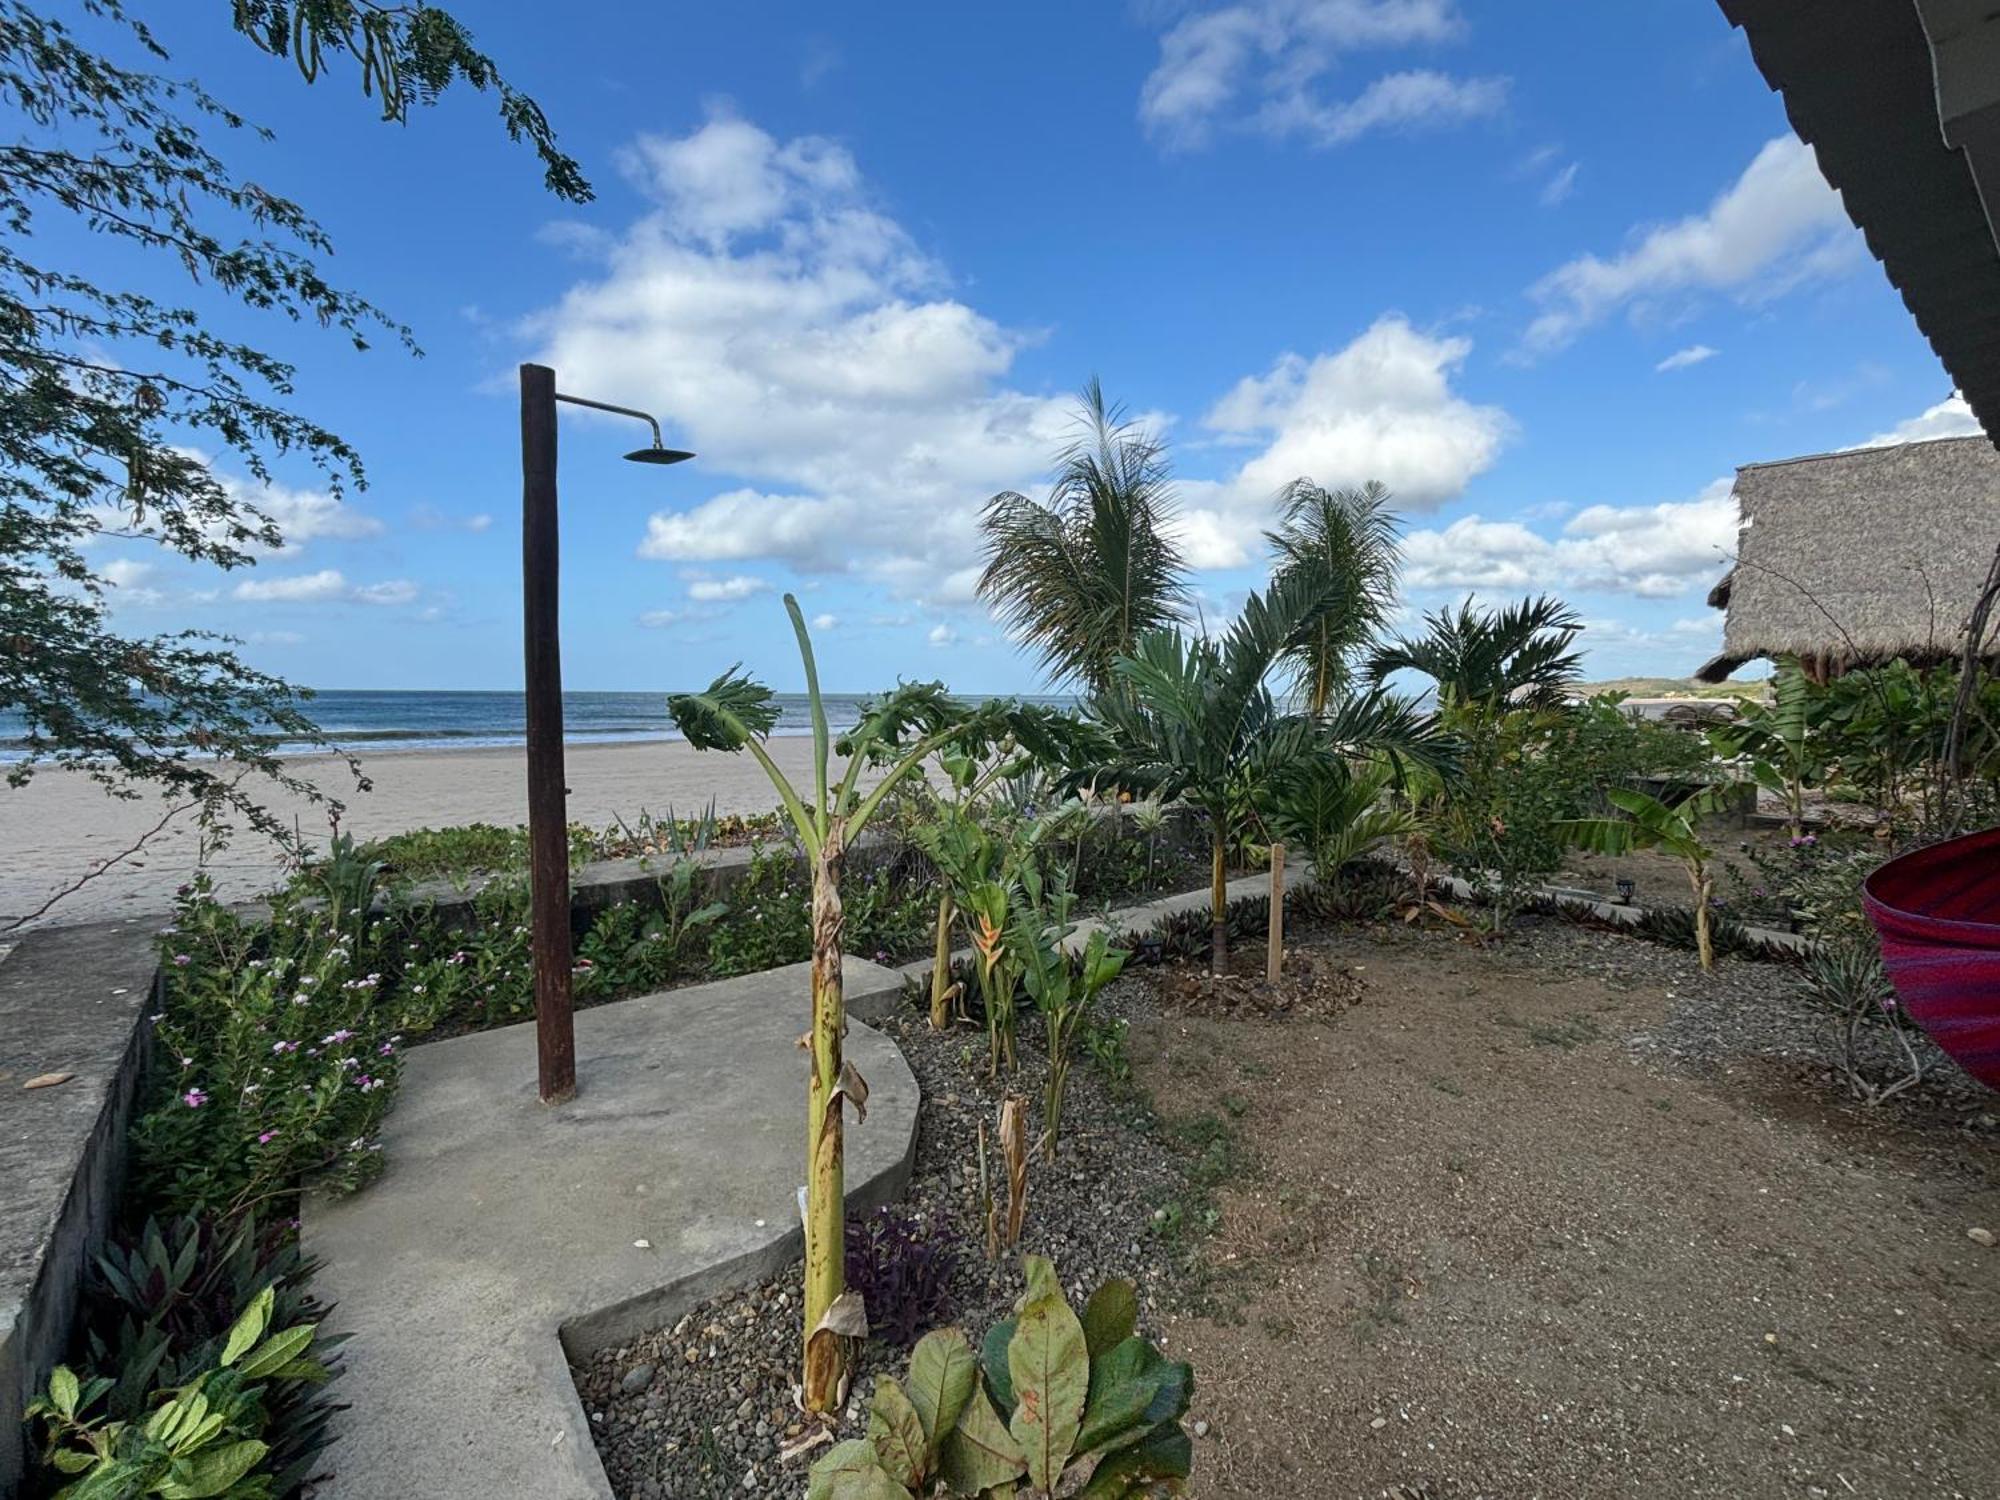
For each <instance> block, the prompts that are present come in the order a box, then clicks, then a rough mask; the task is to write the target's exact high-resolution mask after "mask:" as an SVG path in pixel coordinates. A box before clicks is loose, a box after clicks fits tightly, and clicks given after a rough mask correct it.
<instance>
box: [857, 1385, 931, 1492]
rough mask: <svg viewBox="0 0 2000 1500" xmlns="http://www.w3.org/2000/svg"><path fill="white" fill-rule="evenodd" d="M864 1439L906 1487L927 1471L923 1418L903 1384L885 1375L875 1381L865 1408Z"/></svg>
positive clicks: (926, 1442)
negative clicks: (866, 1408)
mask: <svg viewBox="0 0 2000 1500" xmlns="http://www.w3.org/2000/svg"><path fill="white" fill-rule="evenodd" d="M868 1441H869V1442H870V1443H872V1444H874V1445H875V1458H876V1461H877V1462H878V1463H880V1464H881V1465H882V1467H883V1468H884V1469H887V1470H888V1471H889V1473H890V1474H891V1475H893V1476H894V1477H895V1479H896V1480H897V1481H898V1482H899V1483H900V1484H902V1485H903V1486H904V1487H905V1488H907V1489H915V1488H916V1487H917V1486H918V1485H919V1484H921V1483H922V1482H923V1479H924V1475H925V1474H927V1473H929V1472H930V1445H929V1442H928V1440H927V1439H926V1438H925V1436H924V1422H923V1418H922V1417H920V1416H919V1415H917V1409H916V1407H915V1406H914V1405H912V1404H911V1402H910V1398H909V1396H908V1395H907V1394H905V1392H904V1390H903V1388H902V1387H901V1386H900V1385H898V1384H897V1383H896V1382H895V1381H894V1380H893V1379H891V1378H890V1377H889V1376H887V1375H884V1376H883V1377H882V1378H881V1379H880V1380H878V1381H876V1382H875V1398H874V1400H873V1402H872V1403H871V1404H870V1406H869V1408H868Z"/></svg>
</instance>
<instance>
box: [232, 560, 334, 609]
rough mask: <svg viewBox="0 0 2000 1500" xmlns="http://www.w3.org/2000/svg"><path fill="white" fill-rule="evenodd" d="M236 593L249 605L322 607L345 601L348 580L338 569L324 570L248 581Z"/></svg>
mask: <svg viewBox="0 0 2000 1500" xmlns="http://www.w3.org/2000/svg"><path fill="white" fill-rule="evenodd" d="M233 593H234V595H235V597H236V598H238V599H241V600H244V601H245V602H247V603H259V604H262V603H268V604H318V603H324V602H325V601H326V600H329V599H341V598H345V597H346V595H347V579H346V577H345V576H344V575H343V574H342V573H341V572H340V570H339V569H338V568H322V569H320V570H319V572H317V573H298V574H294V575H293V576H292V577H290V578H246V579H244V580H243V581H242V582H241V583H239V584H237V585H236V587H235V589H234V590H233Z"/></svg>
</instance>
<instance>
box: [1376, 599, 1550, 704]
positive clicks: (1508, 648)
mask: <svg viewBox="0 0 2000 1500" xmlns="http://www.w3.org/2000/svg"><path fill="white" fill-rule="evenodd" d="M1582 630H1583V621H1582V620H1581V619H1579V618H1578V617H1577V615H1576V614H1574V613H1573V612H1572V611H1571V610H1570V608H1569V606H1568V605H1566V604H1564V603H1563V602H1562V601H1561V600H1560V599H1554V598H1550V597H1549V596H1548V595H1546V594H1545V595H1542V596H1541V597H1539V598H1534V599H1523V600H1522V601H1521V602H1520V603H1518V604H1510V605H1508V606H1507V607H1506V608H1504V609H1475V608H1474V607H1473V604H1472V601H1471V600H1469V599H1468V600H1466V601H1465V602H1464V603H1462V604H1460V605H1459V607H1458V609H1457V610H1456V611H1455V612H1454V611H1452V610H1438V611H1436V612H1435V613H1432V614H1427V615H1425V616H1424V633H1423V634H1422V635H1420V636H1418V637H1416V638H1415V639H1410V638H1408V637H1405V638H1404V639H1401V640H1398V641H1394V642H1392V643H1391V644H1389V645H1387V646H1383V647H1380V648H1378V649H1377V650H1376V651H1375V653H1374V654H1373V655H1372V656H1370V657H1369V659H1368V673H1369V676H1370V677H1371V678H1373V679H1374V680H1375V681H1376V682H1380V681H1381V680H1382V679H1383V678H1385V677H1387V676H1388V675H1389V674H1390V673H1392V672H1400V671H1404V670H1408V671H1412V672H1421V673H1423V674H1424V675H1425V676H1426V677H1429V678H1430V679H1431V680H1432V681H1434V682H1435V683H1436V684H1437V694H1438V706H1439V707H1440V708H1441V709H1445V710H1448V711H1449V710H1458V711H1461V712H1467V713H1490V712H1494V711H1496V710H1501V709H1506V708H1510V707H1512V708H1554V707H1557V706H1559V705H1560V704H1561V703H1562V702H1563V695H1564V690H1565V689H1566V688H1568V687H1569V685H1570V684H1571V683H1573V682H1575V681H1576V680H1577V678H1578V677H1580V676H1581V675H1582V672H1583V656H1582V653H1581V652H1577V651H1572V650H1571V649H1570V647H1571V645H1572V644H1573V643H1574V642H1575V640H1576V637H1577V635H1578V634H1579V633H1580V632H1581V631H1582Z"/></svg>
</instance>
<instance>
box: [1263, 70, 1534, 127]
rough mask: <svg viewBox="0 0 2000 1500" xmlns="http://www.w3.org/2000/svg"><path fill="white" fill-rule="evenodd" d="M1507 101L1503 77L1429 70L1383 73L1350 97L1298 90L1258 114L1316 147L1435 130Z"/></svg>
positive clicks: (1486, 112) (1481, 114) (1269, 124)
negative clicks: (1331, 99)
mask: <svg viewBox="0 0 2000 1500" xmlns="http://www.w3.org/2000/svg"><path fill="white" fill-rule="evenodd" d="M1506 104H1507V80H1506V79H1504V78H1453V77H1452V76H1450V75H1449V74H1446V73H1439V72H1436V71H1435V70H1433V69H1429V68H1418V69H1413V70H1410V71H1407V72H1402V73H1385V74H1384V75H1383V76H1382V77H1380V78H1378V79H1376V80H1375V81H1374V82H1373V83H1371V84H1369V85H1368V87H1367V88H1365V89H1363V90H1362V91H1361V92H1360V93H1359V94H1357V95H1356V96H1355V97H1354V98H1352V99H1347V100H1341V101H1337V102H1335V103H1331V104H1328V103H1322V102H1321V101H1319V100H1317V99H1314V98H1312V97H1311V96H1309V95H1307V94H1305V93H1303V92H1301V93H1295V94H1290V95H1287V96H1286V97H1285V98H1283V99H1281V100H1275V101H1273V102H1272V103H1270V104H1267V105H1265V106H1264V108H1263V109H1262V110H1260V111H1259V112H1258V115H1257V121H1258V124H1259V125H1260V126H1261V127H1262V128H1263V129H1264V130H1265V131H1266V132H1267V133H1268V134H1271V135H1274V136H1280V137H1283V136H1292V135H1296V136H1300V137H1302V138H1304V139H1305V140H1307V141H1310V142H1311V143H1312V144H1314V145H1316V146H1344V145H1346V144H1347V143H1348V142H1350V141H1355V140H1359V139H1360V138H1361V137H1362V136H1364V135H1367V134H1369V133H1371V132H1373V131H1377V130H1405V131H1408V130H1437V129H1442V128H1444V127H1446V126H1450V125H1461V124H1464V123H1465V122H1466V121H1468V120H1477V119H1483V118H1485V117H1487V116H1490V115H1497V114H1498V113H1500V111H1501V110H1502V109H1503V108H1505V107H1506Z"/></svg>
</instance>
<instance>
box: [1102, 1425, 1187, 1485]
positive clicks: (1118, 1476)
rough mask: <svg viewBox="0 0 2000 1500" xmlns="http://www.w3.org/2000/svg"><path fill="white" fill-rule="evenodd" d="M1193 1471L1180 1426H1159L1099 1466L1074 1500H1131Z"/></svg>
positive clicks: (1185, 1437)
mask: <svg viewBox="0 0 2000 1500" xmlns="http://www.w3.org/2000/svg"><path fill="white" fill-rule="evenodd" d="M1193 1469H1194V1443H1193V1442H1192V1441H1191V1440H1190V1439H1189V1437H1188V1435H1187V1433H1185V1432H1184V1431H1182V1430H1181V1425H1180V1423H1178V1422H1166V1423H1162V1424H1161V1425H1160V1426H1158V1427H1155V1428H1154V1429H1153V1430H1152V1431H1151V1432H1149V1433H1147V1434H1146V1435H1145V1437H1143V1438H1142V1439H1140V1440H1139V1441H1138V1442H1137V1443H1135V1444H1133V1445H1132V1446H1131V1447H1129V1448H1121V1449H1119V1450H1118V1451H1117V1452H1116V1453H1113V1454H1112V1455H1110V1457H1108V1458H1106V1459H1105V1460H1104V1462H1102V1463H1100V1464H1099V1465H1098V1466H1097V1471H1096V1472H1095V1473H1093V1474H1092V1475H1091V1476H1090V1483H1089V1484H1087V1485H1085V1486H1084V1487H1083V1490H1082V1491H1081V1493H1080V1494H1079V1495H1078V1497H1077V1500H1132V1497H1137V1496H1141V1495H1146V1494H1149V1493H1151V1492H1152V1491H1153V1489H1154V1487H1155V1486H1158V1485H1160V1484H1164V1483H1168V1482H1170V1481H1173V1480H1179V1479H1185V1478H1187V1477H1188V1475H1189V1473H1190V1472H1192V1471H1193Z"/></svg>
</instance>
